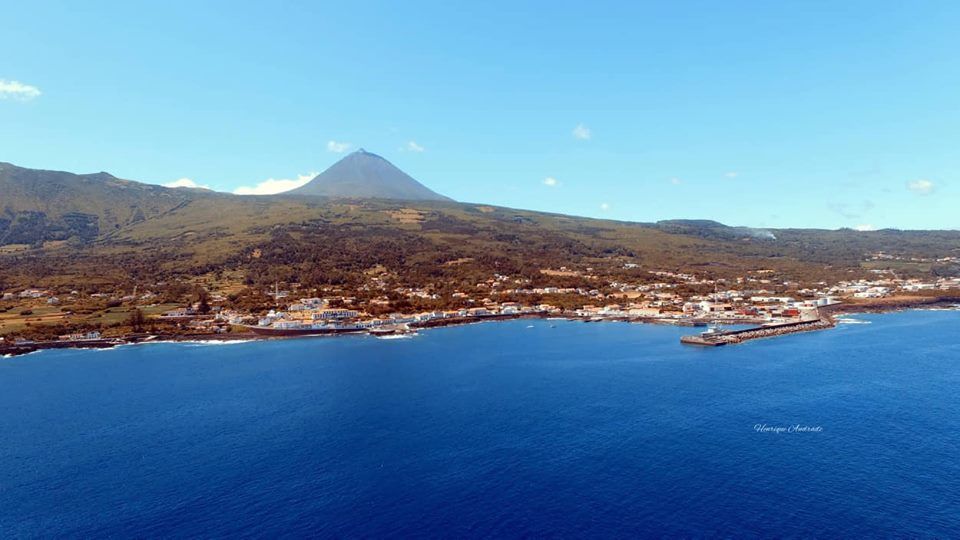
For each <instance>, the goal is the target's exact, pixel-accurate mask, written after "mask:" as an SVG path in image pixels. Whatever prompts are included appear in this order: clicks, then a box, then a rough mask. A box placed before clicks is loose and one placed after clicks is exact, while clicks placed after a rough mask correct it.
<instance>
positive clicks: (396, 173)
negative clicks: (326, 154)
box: [287, 148, 451, 201]
mask: <svg viewBox="0 0 960 540" xmlns="http://www.w3.org/2000/svg"><path fill="white" fill-rule="evenodd" d="M287 193H289V194H293V195H320V196H324V197H336V198H363V199H366V198H370V199H396V200H408V201H449V200H451V199H449V198H448V197H444V196H443V195H440V194H438V193H436V192H434V191H432V190H430V189H429V188H427V187H426V186H424V185H423V184H421V183H420V182H417V181H416V180H414V179H413V177H411V176H410V175H408V174H407V173H405V172H403V171H401V170H400V169H398V168H397V167H396V166H394V165H393V164H392V163H390V162H389V161H387V160H386V159H384V158H382V157H380V156H378V155H377V154H372V153H370V152H367V151H365V150H363V149H362V148H361V149H360V150H358V151H356V152H353V153H352V154H350V155H348V156H346V157H345V158H343V159H341V160H340V161H338V162H336V163H334V164H333V165H331V166H330V168H328V169H327V170H325V171H323V172H322V173H320V174H318V175H317V176H316V178H314V179H313V180H311V181H310V182H308V183H307V184H306V185H303V186H301V187H299V188H297V189H294V190H292V191H289V192H287Z"/></svg>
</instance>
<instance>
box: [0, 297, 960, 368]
mask: <svg viewBox="0 0 960 540" xmlns="http://www.w3.org/2000/svg"><path fill="white" fill-rule="evenodd" d="M937 308H946V309H951V310H952V309H960V296H931V297H920V296H917V297H905V296H900V297H891V298H880V299H876V300H873V301H866V302H842V303H839V304H833V305H831V306H827V307H823V308H820V314H821V319H820V320H823V321H828V322H829V323H830V324H828V325H823V326H821V327H819V328H816V329H813V330H820V329H828V328H833V326H834V325H835V324H836V319H835V318H836V317H837V316H842V315H853V314H858V313H893V312H899V311H913V310H917V311H923V310H929V309H937ZM518 319H544V320H565V321H580V322H629V323H634V324H662V325H669V326H692V325H691V324H690V322H689V321H681V320H669V319H664V318H657V317H622V316H621V317H603V318H600V319H597V318H590V317H582V316H576V315H566V314H562V315H558V314H556V313H519V314H515V315H514V314H510V315H490V316H483V317H458V318H451V319H434V320H430V321H425V322H421V323H412V324H410V328H411V329H414V330H419V329H424V330H426V329H431V328H442V327H448V326H462V325H468V324H479V323H484V322H490V321H506V320H518ZM698 322H700V321H699V320H698ZM705 322H706V321H705ZM709 322H720V323H723V324H730V323H735V324H759V323H758V322H757V321H754V320H733V319H729V318H723V317H718V318H716V319H715V320H711V321H709ZM684 323H686V324H684ZM807 331H809V330H807ZM342 335H372V334H370V333H369V332H367V331H364V330H358V331H352V332H342V333H328V334H323V333H318V334H303V335H268V334H260V333H256V332H253V331H246V332H230V333H228V334H136V335H130V336H122V337H118V338H107V339H99V340H88V341H73V342H71V341H50V342H36V343H27V344H12V345H0V357H2V358H11V357H15V356H22V355H26V354H30V353H34V352H38V351H41V350H47V349H112V348H115V347H120V346H124V345H140V344H150V343H217V342H222V343H230V342H251V341H270V340H281V339H297V338H304V337H335V336H342Z"/></svg>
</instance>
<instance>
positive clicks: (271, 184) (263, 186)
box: [233, 172, 320, 195]
mask: <svg viewBox="0 0 960 540" xmlns="http://www.w3.org/2000/svg"><path fill="white" fill-rule="evenodd" d="M318 174H320V173H316V172H310V173H307V174H300V175H297V178H296V179H295V180H291V179H288V178H268V179H266V180H264V181H263V182H260V183H259V184H257V185H255V186H253V187H248V186H240V187H238V188H237V189H235V190H233V192H234V193H235V194H237V195H273V194H275V193H283V192H284V191H290V190H291V189H296V188H298V187H300V186H302V185H304V184H306V183H307V182H309V181H311V180H313V179H314V177H315V176H317V175H318Z"/></svg>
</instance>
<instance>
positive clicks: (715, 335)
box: [680, 318, 835, 347]
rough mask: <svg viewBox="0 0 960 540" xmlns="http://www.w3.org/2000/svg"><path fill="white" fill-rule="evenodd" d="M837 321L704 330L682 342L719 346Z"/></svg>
mask: <svg viewBox="0 0 960 540" xmlns="http://www.w3.org/2000/svg"><path fill="white" fill-rule="evenodd" d="M834 326H835V323H834V322H833V320H831V319H829V318H818V319H812V320H807V321H799V322H791V323H783V324H771V325H767V326H759V327H757V328H747V329H744V330H722V331H715V332H711V331H708V332H703V333H701V334H697V335H690V336H683V337H681V338H680V343H684V344H686V345H701V346H706V347H719V346H721V345H732V344H736V343H743V342H745V341H750V340H752V339H761V338H768V337H774V336H783V335H786V334H796V333H799V332H812V331H814V330H825V329H827V328H833V327H834Z"/></svg>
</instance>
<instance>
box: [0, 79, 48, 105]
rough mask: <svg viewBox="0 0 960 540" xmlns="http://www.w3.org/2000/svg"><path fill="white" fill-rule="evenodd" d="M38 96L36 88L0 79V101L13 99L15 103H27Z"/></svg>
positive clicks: (38, 92) (38, 91)
mask: <svg viewBox="0 0 960 540" xmlns="http://www.w3.org/2000/svg"><path fill="white" fill-rule="evenodd" d="M39 95H40V89H39V88H37V87H36V86H30V85H29V84H23V83H22V82H19V81H7V80H4V79H0V99H8V98H9V99H15V100H17V101H29V100H31V99H33V98H35V97H38V96H39Z"/></svg>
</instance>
